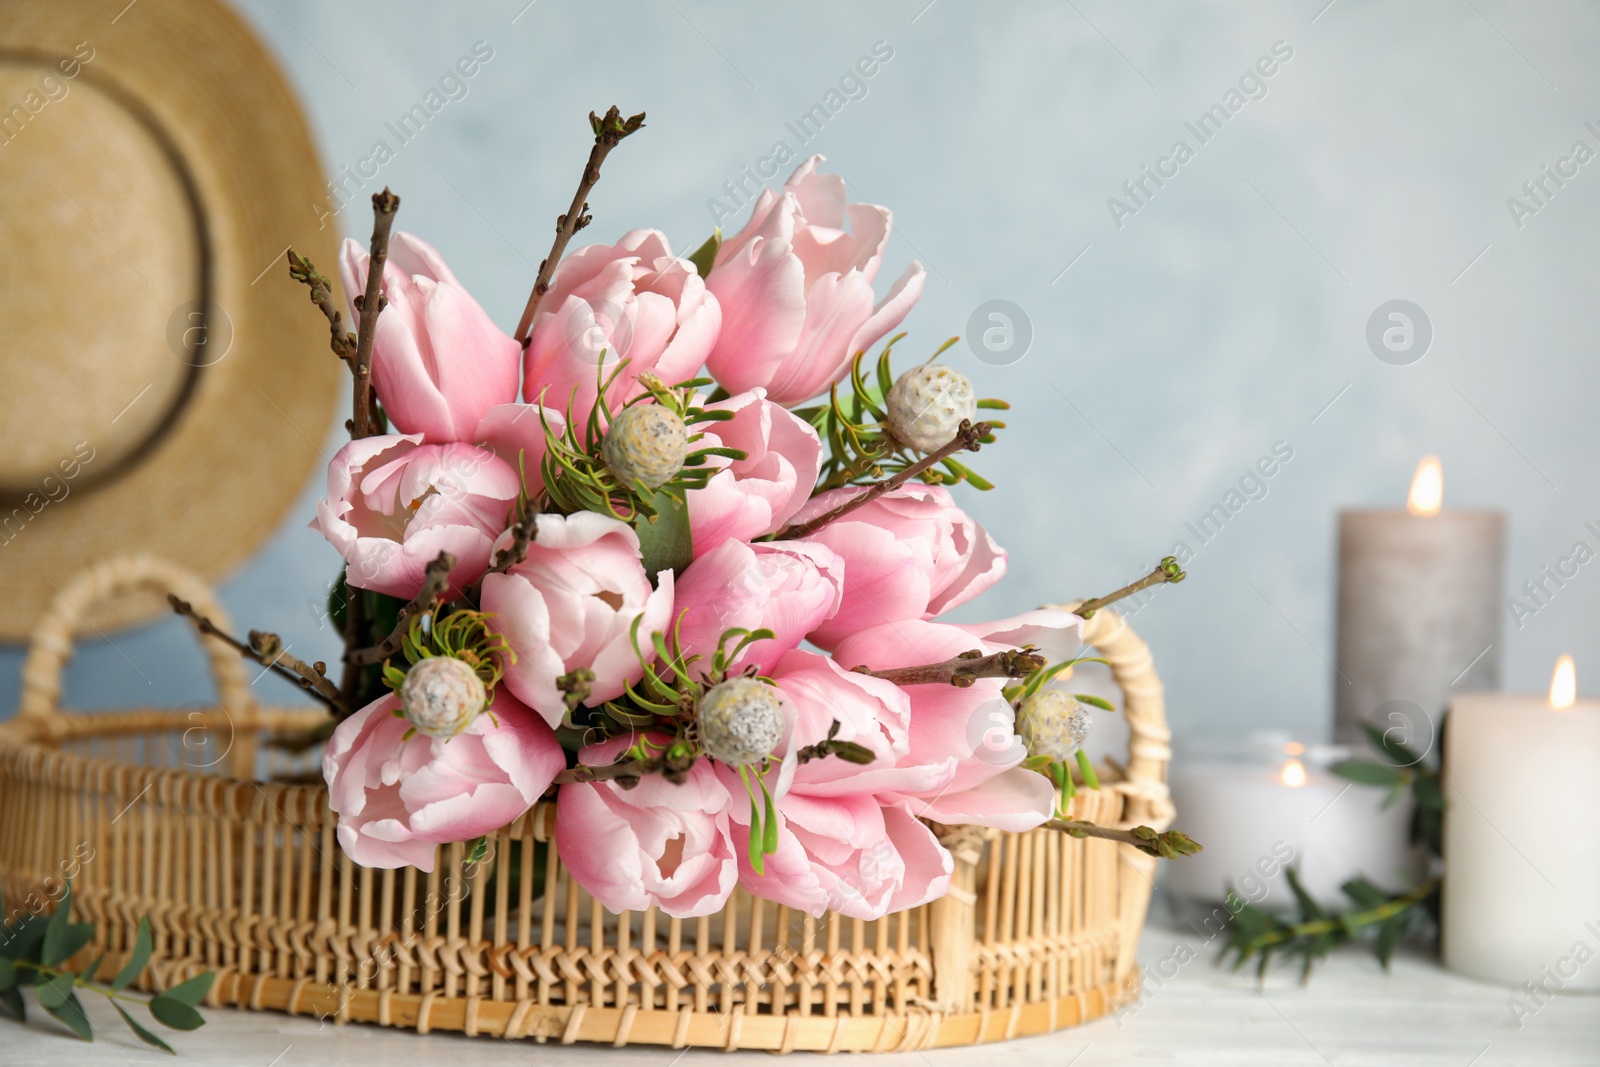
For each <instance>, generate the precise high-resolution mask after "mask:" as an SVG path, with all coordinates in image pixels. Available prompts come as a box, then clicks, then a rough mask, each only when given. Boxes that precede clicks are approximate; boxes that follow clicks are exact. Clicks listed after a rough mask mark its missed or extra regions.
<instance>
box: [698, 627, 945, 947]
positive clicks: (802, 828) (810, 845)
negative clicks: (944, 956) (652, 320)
mask: <svg viewBox="0 0 1600 1067" xmlns="http://www.w3.org/2000/svg"><path fill="white" fill-rule="evenodd" d="M772 678H773V680H774V681H775V682H776V683H777V685H778V688H779V689H780V690H782V692H783V695H784V698H785V703H786V705H787V706H788V707H789V708H790V711H791V714H792V715H793V723H792V725H791V729H790V740H789V745H788V751H789V752H791V753H793V752H796V751H798V750H799V749H800V748H802V747H804V746H806V745H811V744H815V743H817V742H819V741H822V740H824V739H825V738H827V737H828V735H829V732H830V731H832V730H835V729H836V731H837V732H836V734H835V736H836V738H837V739H838V740H842V741H853V742H855V743H856V744H859V745H861V746H863V747H864V748H866V749H868V750H869V751H870V752H872V753H873V756H874V759H873V761H872V762H871V763H869V764H867V765H866V766H859V765H857V764H853V763H849V762H847V761H845V760H841V759H838V758H835V757H825V758H822V759H814V760H810V761H808V762H806V763H803V764H801V763H798V762H797V761H796V760H795V759H793V758H786V759H784V760H783V761H782V763H781V765H780V766H779V768H778V769H777V770H776V771H769V772H768V777H769V781H768V787H769V788H770V789H771V790H772V791H773V794H774V796H775V798H776V806H777V815H778V851H777V852H776V853H775V854H773V855H770V856H768V857H766V859H765V860H764V863H763V873H762V874H757V873H756V872H755V870H754V868H753V867H752V866H751V864H750V862H749V857H748V856H747V855H744V854H741V856H740V880H741V881H742V883H743V884H744V885H745V887H746V888H747V889H749V890H750V891H751V892H753V893H756V894H758V895H759V896H762V897H765V898H767V899H769V900H775V901H777V902H779V903H781V904H787V905H789V906H790V907H794V908H797V909H799V910H801V911H804V912H806V913H808V914H811V915H820V914H821V913H822V912H823V911H824V910H832V911H837V912H839V913H841V914H844V915H849V916H852V917H855V918H862V919H876V918H879V917H880V916H882V915H883V914H885V913H886V912H888V911H891V910H898V909H900V908H908V907H914V906H916V905H918V904H922V903H925V902H926V901H928V900H931V899H933V898H934V897H937V896H941V895H943V893H944V892H945V890H946V889H947V888H948V886H949V880H950V871H951V860H950V855H949V853H948V852H946V851H945V849H944V848H943V846H941V845H940V844H939V843H938V841H937V840H936V839H935V838H934V837H933V835H932V833H931V832H929V831H928V829H927V827H925V826H923V825H922V824H921V823H919V822H917V821H916V819H915V818H913V817H912V816H911V814H910V809H909V806H908V805H909V802H908V801H906V800H905V799H904V798H903V797H902V796H901V795H900V794H902V793H917V792H928V793H937V792H938V791H941V790H942V789H944V788H945V787H946V786H947V785H948V784H949V782H950V781H951V778H952V775H953V774H954V771H955V761H954V760H946V761H945V762H944V763H943V764H941V765H935V766H911V765H897V760H903V758H904V756H905V755H906V751H907V740H908V739H907V728H908V725H909V719H910V716H911V707H910V702H909V701H908V700H907V699H906V696H905V694H904V692H902V691H901V690H900V688H899V687H898V686H895V685H894V684H892V683H890V682H886V681H884V680H882V679H880V678H872V677H869V676H867V675H861V674H852V673H850V672H847V671H845V670H843V669H841V668H840V667H839V666H838V665H837V664H835V663H833V662H832V661H831V660H829V659H828V658H827V657H825V656H820V655H818V654H816V653H814V652H806V651H803V650H800V649H795V650H792V651H790V652H787V653H785V654H784V655H783V656H782V657H781V658H780V659H779V660H778V662H777V663H776V665H775V666H774V667H773V670H772ZM835 723H837V724H838V725H837V727H835V725H834V724H835ZM719 773H720V774H721V776H722V779H723V782H724V784H725V785H726V786H727V787H728V788H729V789H730V790H742V789H743V784H742V783H741V782H739V781H738V778H737V776H736V775H734V774H733V773H732V772H730V771H728V770H727V769H726V768H720V769H719ZM739 800H740V797H738V796H737V795H736V796H735V803H734V806H733V808H732V811H731V818H732V819H733V821H734V823H735V824H736V829H735V835H734V836H735V838H736V839H738V840H744V839H747V838H748V836H749V833H748V829H747V828H748V826H749V820H750V816H749V804H748V803H742V804H741V803H739Z"/></svg>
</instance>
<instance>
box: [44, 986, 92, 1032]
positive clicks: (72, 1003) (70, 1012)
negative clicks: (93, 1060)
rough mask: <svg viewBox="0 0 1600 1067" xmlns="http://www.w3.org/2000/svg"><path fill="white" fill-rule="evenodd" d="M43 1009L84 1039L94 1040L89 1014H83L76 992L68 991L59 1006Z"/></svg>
mask: <svg viewBox="0 0 1600 1067" xmlns="http://www.w3.org/2000/svg"><path fill="white" fill-rule="evenodd" d="M40 1003H43V1001H41V1002H40ZM44 1010H45V1011H47V1012H49V1013H50V1014H51V1015H52V1016H53V1017H54V1018H56V1019H57V1020H59V1021H60V1022H62V1023H64V1024H65V1025H66V1027H67V1028H68V1029H69V1030H71V1031H72V1032H73V1033H75V1034H77V1035H78V1036H79V1037H81V1038H83V1039H84V1040H85V1041H93V1040H94V1029H93V1028H92V1027H91V1026H90V1025H89V1016H88V1015H86V1014H84V1011H83V1005H82V1004H80V1003H78V994H76V993H72V992H68V994H67V999H66V1002H65V1003H63V1004H62V1005H61V1006H60V1007H56V1008H45V1009H44Z"/></svg>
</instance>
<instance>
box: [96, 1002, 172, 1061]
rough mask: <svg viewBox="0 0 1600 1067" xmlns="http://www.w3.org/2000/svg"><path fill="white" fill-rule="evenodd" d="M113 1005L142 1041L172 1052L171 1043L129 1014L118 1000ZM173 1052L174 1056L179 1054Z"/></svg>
mask: <svg viewBox="0 0 1600 1067" xmlns="http://www.w3.org/2000/svg"><path fill="white" fill-rule="evenodd" d="M111 1006H112V1007H113V1008H116V1009H117V1014H118V1015H120V1016H122V1021H123V1022H125V1023H127V1024H128V1028H129V1029H130V1030H132V1031H133V1032H134V1033H135V1034H137V1035H138V1037H139V1040H140V1041H143V1042H144V1043H145V1044H147V1045H154V1046H155V1047H156V1048H158V1049H160V1050H161V1051H163V1052H172V1046H171V1045H169V1044H167V1043H166V1042H165V1041H163V1040H161V1039H160V1038H159V1037H157V1036H156V1035H155V1034H153V1033H151V1032H150V1031H149V1030H147V1029H146V1028H145V1027H143V1026H140V1025H139V1023H138V1022H136V1021H135V1020H134V1018H133V1016H131V1015H129V1014H128V1013H127V1012H126V1011H124V1010H123V1007H122V1005H121V1004H118V1003H117V1002H116V1001H114V1000H113V1001H112V1002H111ZM172 1054H173V1055H174V1056H176V1055H177V1053H176V1052H172Z"/></svg>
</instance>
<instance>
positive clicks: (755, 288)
mask: <svg viewBox="0 0 1600 1067" xmlns="http://www.w3.org/2000/svg"><path fill="white" fill-rule="evenodd" d="M821 162H822V157H821V156H812V157H811V158H810V159H808V160H806V161H805V162H804V163H802V164H800V166H799V167H798V168H797V169H796V170H795V172H794V174H792V175H790V177H789V180H788V182H786V183H785V184H784V187H783V192H782V193H778V194H774V193H773V192H772V191H771V190H770V189H769V190H767V191H765V192H763V193H762V194H761V196H760V198H759V199H758V200H757V201H756V204H755V207H754V209H753V210H752V211H751V213H750V221H749V222H748V223H746V224H745V227H744V229H742V230H740V231H739V232H738V233H737V234H735V235H734V236H733V237H731V238H729V239H728V240H727V241H725V242H724V243H723V245H722V248H721V249H720V250H718V252H717V258H716V263H715V265H714V266H713V268H712V270H711V274H710V277H709V278H708V279H707V281H706V287H707V288H708V289H709V290H710V291H711V292H712V294H714V295H715V296H716V298H717V300H718V301H719V302H720V303H721V305H722V332H721V334H720V335H719V336H718V337H717V342H716V346H715V347H714V348H713V349H712V350H711V354H710V356H709V358H708V359H707V363H708V365H709V367H710V369H711V373H712V375H713V376H714V377H715V378H716V379H717V381H718V382H720V383H721V384H722V386H723V388H725V389H727V390H728V392H730V393H742V392H745V391H746V390H749V389H754V388H757V387H758V386H759V387H765V388H766V390H767V397H768V399H770V400H772V401H773V402H774V403H777V404H782V405H784V406H785V407H792V406H793V405H795V404H799V403H802V402H804V401H806V400H809V399H811V398H812V397H814V396H816V395H818V394H819V393H823V392H826V391H827V389H828V388H829V387H830V386H832V385H833V384H834V383H835V382H837V381H839V380H840V379H841V378H843V377H844V375H845V374H846V373H847V372H848V370H849V368H850V361H851V359H852V358H853V357H854V356H855V354H856V353H857V352H860V351H862V350H863V349H866V348H869V347H870V346H872V345H873V344H875V343H876V342H877V341H878V339H879V338H881V337H883V336H885V335H886V334H888V333H889V331H891V330H893V329H894V328H895V327H896V326H898V325H900V321H901V320H902V319H904V318H905V317H906V313H907V312H909V311H910V310H911V307H912V305H913V304H915V303H916V302H917V298H918V297H919V296H921V295H922V286H923V282H924V280H925V274H924V271H923V269H922V265H921V264H920V263H917V262H915V261H913V262H912V264H911V266H910V267H908V268H906V272H905V274H903V275H902V276H901V277H900V280H899V281H897V282H895V284H894V287H893V288H892V289H890V290H889V295H888V296H886V297H884V299H883V300H882V301H880V302H878V303H877V304H876V305H874V303H873V292H872V283H873V280H874V279H875V278H876V277H877V274H878V267H879V265H880V264H881V263H882V261H883V250H884V247H885V245H887V244H888V242H889V228H890V222H891V219H892V215H891V214H890V212H889V209H888V208H883V207H878V206H877V205H875V204H850V205H848V206H846V204H845V184H844V179H843V178H841V177H839V176H838V175H836V174H822V173H819V172H818V171H817V165H818V164H819V163H821ZM846 216H848V218H849V226H850V229H849V232H846V230H845V224H846V221H845V220H846Z"/></svg>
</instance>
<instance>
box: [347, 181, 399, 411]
mask: <svg viewBox="0 0 1600 1067" xmlns="http://www.w3.org/2000/svg"><path fill="white" fill-rule="evenodd" d="M399 209H400V198H399V197H398V196H395V195H394V194H393V193H391V192H390V191H389V189H388V187H387V186H385V187H384V190H383V192H381V193H373V194H372V245H371V256H370V258H369V259H368V261H367V290H366V292H365V293H363V294H362V295H360V296H358V297H356V298H355V307H356V311H357V312H358V313H359V314H360V316H361V319H360V321H359V322H358V323H357V326H356V329H357V333H356V352H355V360H354V362H353V363H352V364H351V366H350V373H351V374H352V375H354V377H355V395H354V398H353V400H352V402H351V405H350V413H351V414H350V438H351V440H356V439H359V438H362V437H371V436H372V435H373V434H374V433H376V432H377V429H376V420H375V419H373V417H372V395H373V394H372V342H373V339H374V338H375V337H376V336H377V333H378V315H379V313H380V312H382V311H383V305H384V300H383V290H382V289H381V288H380V285H381V284H382V282H383V265H384V263H386V262H388V259H389V231H390V230H391V229H393V228H394V213H395V212H396V211H398V210H399Z"/></svg>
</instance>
